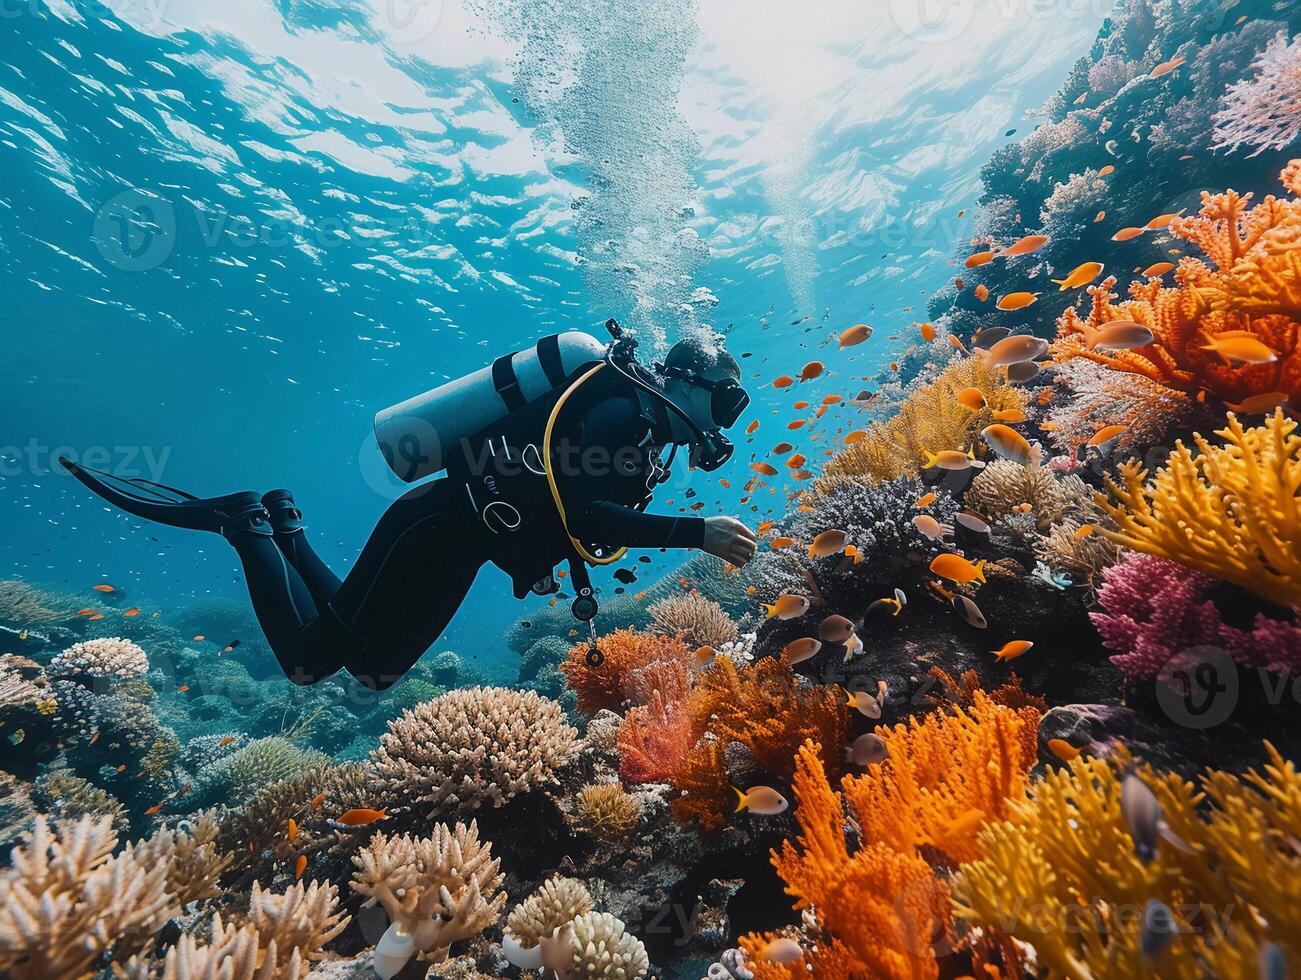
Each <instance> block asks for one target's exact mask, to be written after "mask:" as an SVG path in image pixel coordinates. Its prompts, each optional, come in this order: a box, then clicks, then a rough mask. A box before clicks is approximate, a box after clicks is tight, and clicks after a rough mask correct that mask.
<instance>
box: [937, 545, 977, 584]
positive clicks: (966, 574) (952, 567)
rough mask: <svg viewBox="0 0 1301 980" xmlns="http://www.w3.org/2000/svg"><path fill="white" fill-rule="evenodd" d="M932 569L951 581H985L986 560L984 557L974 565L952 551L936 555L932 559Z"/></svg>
mask: <svg viewBox="0 0 1301 980" xmlns="http://www.w3.org/2000/svg"><path fill="white" fill-rule="evenodd" d="M931 571H932V572H934V573H935V574H936V575H938V576H940V578H946V579H948V580H949V581H950V582H984V581H985V562H984V560H983V559H982V560H980V561H978V562H976V563H975V564H974V565H973V564H972V563H971V562H969V561H967V559H965V558H963V557H962V556H961V555H955V554H954V553H953V552H951V551H946V552H945V553H944V554H942V555H936V556H935V558H934V559H933V560H932V561H931Z"/></svg>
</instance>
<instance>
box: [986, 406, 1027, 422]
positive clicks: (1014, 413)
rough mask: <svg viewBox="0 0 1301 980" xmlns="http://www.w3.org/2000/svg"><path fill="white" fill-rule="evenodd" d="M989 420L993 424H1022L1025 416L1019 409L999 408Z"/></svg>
mask: <svg viewBox="0 0 1301 980" xmlns="http://www.w3.org/2000/svg"><path fill="white" fill-rule="evenodd" d="M991 418H993V420H994V421H995V422H1024V421H1025V418H1026V415H1025V412H1023V411H1021V409H1019V408H1001V409H999V410H998V411H997V412H994V413H993V415H992V416H991Z"/></svg>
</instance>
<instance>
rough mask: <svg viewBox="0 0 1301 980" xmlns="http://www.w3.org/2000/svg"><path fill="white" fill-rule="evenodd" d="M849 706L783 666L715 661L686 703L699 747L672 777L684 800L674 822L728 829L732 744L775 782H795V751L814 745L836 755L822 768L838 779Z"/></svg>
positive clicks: (835, 691)
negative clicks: (808, 742)
mask: <svg viewBox="0 0 1301 980" xmlns="http://www.w3.org/2000/svg"><path fill="white" fill-rule="evenodd" d="M844 702H845V698H844V696H843V692H842V691H841V689H840V688H838V687H833V686H827V685H817V684H809V683H807V682H805V681H803V680H802V679H801V678H799V677H798V676H797V675H796V674H795V672H794V671H793V670H792V669H791V668H790V666H789V665H787V664H786V663H785V661H783V660H779V659H777V658H772V657H769V658H765V659H763V660H760V661H759V662H757V663H755V664H754V665H753V666H749V667H737V666H736V665H735V664H734V663H733V662H732V661H731V660H727V659H723V658H719V659H717V660H715V662H714V664H713V666H712V667H710V668H709V670H707V671H704V672H703V673H702V674H701V675H700V678H699V679H698V680H697V682H696V686H695V688H694V689H693V690H692V692H691V695H690V697H689V698H688V699H687V706H686V710H687V719H688V721H687V724H688V726H689V729H690V731H691V732H692V733H693V735H694V736H695V738H696V739H697V743H696V745H695V746H694V747H693V748H692V749H691V751H690V752H688V753H687V756H686V758H685V759H684V760H683V762H682V764H681V765H680V766H679V767H678V769H677V770H676V771H675V772H674V773H673V784H674V786H675V787H676V788H677V789H679V790H680V791H681V792H682V795H681V796H680V797H679V798H678V799H677V800H674V802H673V813H674V815H675V816H676V817H677V818H678V819H679V820H683V821H686V820H695V821H697V822H699V823H700V825H701V826H702V827H704V828H705V829H706V830H714V829H717V828H718V827H720V826H722V823H723V820H724V817H725V814H726V813H727V812H728V811H729V810H730V809H731V805H730V804H731V803H732V796H731V791H730V789H729V788H728V785H727V776H726V771H725V768H724V760H723V753H724V750H725V749H726V747H727V744H728V743H730V742H737V743H739V744H741V745H743V746H745V748H746V749H747V750H749V753H750V755H751V756H752V757H753V758H754V760H755V761H756V762H758V763H759V765H761V766H763V767H764V768H765V769H766V770H768V772H770V773H772V774H773V776H775V777H777V778H778V779H782V780H789V779H790V777H791V775H792V774H793V772H794V768H795V752H796V750H797V749H798V748H799V746H800V745H801V744H803V743H804V741H805V740H807V739H812V740H814V741H816V742H817V743H818V744H820V745H826V746H829V747H830V748H828V749H826V750H824V754H823V764H824V765H825V766H826V768H827V770H828V771H829V772H836V771H838V770H839V768H840V764H841V752H842V746H843V745H844V744H845V741H846V737H847V735H848V732H849V716H848V714H847V712H846V710H845V703H844Z"/></svg>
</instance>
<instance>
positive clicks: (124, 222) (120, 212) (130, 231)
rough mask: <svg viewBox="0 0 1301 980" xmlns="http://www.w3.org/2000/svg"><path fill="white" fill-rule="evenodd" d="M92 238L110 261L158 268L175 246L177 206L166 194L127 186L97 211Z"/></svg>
mask: <svg viewBox="0 0 1301 980" xmlns="http://www.w3.org/2000/svg"><path fill="white" fill-rule="evenodd" d="M92 238H93V240H94V242H95V248H96V249H97V250H98V251H99V254H100V257H101V258H103V259H104V261H105V262H108V263H109V264H110V265H114V266H117V268H119V269H122V270H123V271H125V272H145V271H147V270H149V269H156V268H158V267H159V266H160V265H162V264H163V263H164V262H166V261H167V260H168V258H170V257H171V254H172V250H173V249H174V248H175V247H176V209H175V208H174V207H173V206H172V202H171V201H169V200H167V199H166V198H165V197H162V196H160V195H157V194H153V193H151V192H149V191H143V190H140V189H139V188H136V187H132V188H128V189H127V190H124V191H122V192H121V193H120V194H115V195H114V196H113V197H111V198H110V199H109V200H108V201H107V202H106V203H105V204H104V206H103V207H102V208H100V209H99V211H98V212H97V213H96V215H95V221H94V226H93V228H92Z"/></svg>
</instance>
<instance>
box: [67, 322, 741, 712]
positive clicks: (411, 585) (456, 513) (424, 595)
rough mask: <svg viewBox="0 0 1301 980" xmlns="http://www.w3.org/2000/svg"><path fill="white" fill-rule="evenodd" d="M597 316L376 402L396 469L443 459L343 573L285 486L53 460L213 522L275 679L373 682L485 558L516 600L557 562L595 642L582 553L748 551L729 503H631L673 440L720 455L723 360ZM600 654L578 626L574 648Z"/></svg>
mask: <svg viewBox="0 0 1301 980" xmlns="http://www.w3.org/2000/svg"><path fill="white" fill-rule="evenodd" d="M606 327H607V329H608V330H609V331H610V333H611V335H612V338H613V339H612V342H611V343H610V344H608V345H605V344H602V343H601V342H600V341H598V340H597V339H596V338H594V337H591V336H589V335H587V334H584V333H579V332H568V333H563V334H559V335H555V336H550V337H544V338H543V339H542V340H540V341H539V342H538V343H537V345H536V346H535V347H533V348H529V349H526V350H524V351H519V352H516V353H513V354H506V355H503V356H502V357H499V358H497V360H496V361H494V362H493V363H492V364H491V365H490V366H488V367H485V368H483V369H482V370H480V371H477V372H475V373H473V374H470V375H467V376H466V377H464V378H459V379H457V380H455V381H451V382H448V383H447V384H445V385H442V386H441V387H438V388H435V389H433V390H432V391H429V392H426V393H424V394H423V395H419V396H417V397H415V398H413V399H410V400H409V401H406V402H403V403H401V404H399V405H396V406H394V407H392V408H390V409H386V410H385V411H382V412H380V413H379V414H378V415H377V416H376V418H375V433H376V438H377V440H378V442H379V445H380V449H381V451H382V452H383V454H384V458H385V460H386V461H387V463H388V465H389V466H390V467H391V468H392V469H393V471H394V472H395V473H396V474H397V475H398V476H399V477H400V478H401V479H402V480H404V481H405V482H408V483H412V482H415V481H418V480H423V479H424V478H426V477H429V476H432V475H434V474H436V473H440V472H443V471H445V475H444V476H442V477H440V478H438V479H435V480H432V481H427V482H424V483H421V484H419V485H418V486H416V487H415V488H413V489H412V490H409V491H408V492H407V493H405V494H403V495H402V496H401V497H399V498H398V499H397V500H395V501H394V502H393V503H392V505H390V506H389V508H388V509H387V510H386V511H385V513H384V514H383V516H382V517H381V518H380V520H379V522H378V524H376V526H375V529H374V530H373V531H372V532H371V535H370V538H369V539H368V540H367V542H366V544H365V546H364V547H363V548H362V551H361V554H360V555H359V556H358V558H357V562H356V564H355V565H354V566H353V568H352V570H351V571H349V572H348V574H347V577H346V578H344V579H343V581H342V582H341V581H340V580H339V579H338V577H337V576H335V575H334V573H333V572H331V571H330V569H329V568H328V567H327V566H326V564H325V562H324V561H322V560H321V558H320V557H319V556H318V555H317V554H316V552H315V551H314V550H313V549H312V546H311V544H309V543H308V539H307V533H306V531H305V529H304V524H303V515H302V512H301V511H300V510H299V508H298V504H297V503H296V502H295V500H294V498H293V495H292V494H291V493H290V492H289V491H288V490H271V491H269V492H267V493H265V494H260V495H259V494H258V493H257V492H256V491H246V492H242V493H233V494H228V495H226V496H221V497H205V498H199V497H194V496H192V495H190V494H187V493H185V492H184V491H180V490H177V489H175V488H173V487H167V486H165V485H163V484H159V483H153V482H150V481H146V480H141V479H135V480H124V479H121V478H118V477H113V476H112V475H111V474H108V473H103V472H100V471H98V470H91V469H88V468H86V467H82V466H79V465H78V464H76V463H74V462H72V461H71V460H68V459H66V458H62V459H60V462H61V463H62V464H63V466H64V467H65V468H66V469H68V470H69V471H70V472H71V473H72V474H73V475H74V476H75V477H77V479H78V480H80V481H81V482H82V483H84V484H85V485H86V486H87V487H89V488H90V489H91V490H93V491H94V492H95V493H97V494H98V495H99V496H101V497H102V498H104V499H105V500H106V501H108V502H109V503H111V504H113V505H115V506H117V507H119V508H121V509H122V510H124V511H126V512H128V513H130V514H133V515H135V516H137V517H141V518H144V519H146V520H151V521H156V522H158V523H160V524H167V525H171V526H173V527H183V528H191V529H194V530H203V531H214V532H216V533H218V534H221V535H222V536H223V537H225V538H226V540H227V541H229V542H230V543H231V545H233V546H234V548H235V551H236V553H237V554H238V555H239V558H240V562H241V564H242V565H243V569H244V575H245V578H246V580H247V583H248V590H249V595H250V597H251V599H252V603H253V609H254V612H255V613H256V615H257V619H258V623H259V624H260V626H261V627H262V632H263V633H264V634H265V636H266V639H267V642H268V643H269V644H270V646H271V649H272V651H274V653H275V656H276V659H277V660H278V661H279V663H280V667H281V669H282V670H283V671H284V673H285V676H286V677H288V678H289V679H290V680H291V681H293V682H294V683H296V684H312V683H315V682H317V681H319V680H322V679H324V678H326V677H329V676H330V675H332V674H334V673H335V672H337V671H338V670H340V669H341V668H342V669H346V670H347V671H348V672H349V673H350V674H352V675H353V676H354V677H356V678H357V679H358V680H359V681H360V682H361V683H363V684H364V685H366V686H367V687H369V688H371V689H373V690H384V689H385V688H388V687H390V686H392V685H393V684H395V683H396V682H397V681H398V680H399V679H401V677H402V675H403V674H405V673H406V671H407V670H409V669H410V667H411V666H412V664H414V663H415V662H416V661H417V660H418V659H419V658H420V656H421V655H422V654H423V653H424V652H425V651H426V650H427V649H428V648H429V647H430V646H431V645H432V644H433V643H434V641H436V640H437V639H438V637H439V635H440V634H441V633H442V632H443V630H444V629H445V628H446V627H447V624H448V623H449V622H450V621H451V619H452V617H453V616H454V615H455V614H456V611H457V609H458V608H459V607H460V605H461V603H462V601H463V600H464V598H465V596H466V594H467V593H468V592H469V590H470V586H471V584H472V583H473V582H474V579H475V576H476V575H477V573H478V571H479V569H480V568H481V567H482V566H483V565H484V564H485V563H486V562H492V563H493V564H495V565H497V566H498V567H499V568H501V569H502V570H503V571H505V572H507V573H508V574H509V575H510V576H511V579H512V581H513V584H514V593H515V597H516V598H517V599H522V598H524V597H525V596H526V595H528V594H530V593H532V594H535V595H552V594H555V593H556V592H558V591H559V588H560V586H559V583H558V582H557V580H556V575H555V569H556V566H557V565H558V564H559V563H561V562H568V563H569V568H570V571H569V575H570V581H571V583H572V588H573V590H574V592H575V597H574V600H573V604H572V611H573V614H574V616H575V617H576V618H577V619H578V620H579V621H582V622H586V623H587V624H588V629H589V631H590V633H591V635H592V637H593V638H594V637H595V629H594V626H593V624H592V620H593V618H594V617H595V615H596V613H597V603H596V598H595V595H594V590H593V589H592V586H591V582H590V579H589V577H588V572H587V566H588V565H605V564H611V563H613V562H615V561H618V560H619V558H621V557H622V556H623V554H624V552H625V551H626V550H627V549H628V548H630V547H631V548H696V549H700V550H702V551H705V552H708V553H709V554H712V555H715V556H717V557H719V558H721V559H723V560H725V561H728V562H730V563H732V564H733V565H742V564H744V563H745V562H747V561H749V560H750V559H751V558H752V557H753V556H754V552H755V547H756V538H755V535H754V533H753V532H752V531H751V530H750V529H749V528H747V527H746V526H745V525H744V524H743V523H741V522H740V521H738V520H736V519H734V518H731V517H707V518H703V519H702V518H699V517H685V516H681V517H673V516H662V515H656V514H648V513H646V512H645V507H646V505H647V504H648V503H649V502H650V500H651V497H652V495H653V493H654V490H655V488H656V487H657V486H658V485H660V484H662V483H664V482H666V481H667V480H668V479H669V475H670V471H669V466H670V465H671V464H672V461H673V457H674V456H675V455H676V451H677V447H678V446H687V447H688V448H689V454H690V465H691V466H693V467H698V468H700V469H702V470H706V471H710V470H715V469H717V468H718V467H720V466H722V465H723V463H725V462H726V461H727V460H728V458H730V456H731V454H732V444H731V443H730V442H729V441H728V440H727V438H726V437H725V436H723V434H722V431H723V430H724V429H727V428H730V427H731V426H732V425H733V424H734V423H735V422H736V421H737V419H738V418H739V417H740V414H741V412H742V411H743V410H744V409H745V406H746V405H747V404H748V403H749V396H748V395H747V394H746V392H745V389H744V388H742V387H741V384H740V368H739V367H738V365H737V363H736V361H735V359H733V358H732V356H731V355H730V354H728V353H727V352H726V351H725V350H723V349H722V347H721V346H716V345H714V344H712V343H711V342H709V341H706V340H698V339H687V340H682V341H680V342H678V343H677V344H675V345H674V346H673V347H672V348H671V349H670V350H669V351H668V353H667V355H666V356H665V358H664V361H663V363H662V364H656V365H654V367H653V369H650V368H647V367H645V366H643V365H642V364H640V363H639V362H638V361H637V359H636V341H635V340H633V339H632V338H630V337H628V336H626V335H625V334H624V333H623V331H622V330H620V328H619V325H618V324H617V323H616V322H615V321H614V320H610V321H608V322H607V323H606ZM669 447H672V449H671V450H670V449H669ZM666 452H667V454H668V455H667V457H666ZM600 659H601V658H600V654H599V652H598V651H597V650H596V648H595V643H594V642H593V647H592V651H591V653H590V654H589V660H591V661H592V662H593V663H594V664H595V663H599V661H600Z"/></svg>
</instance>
